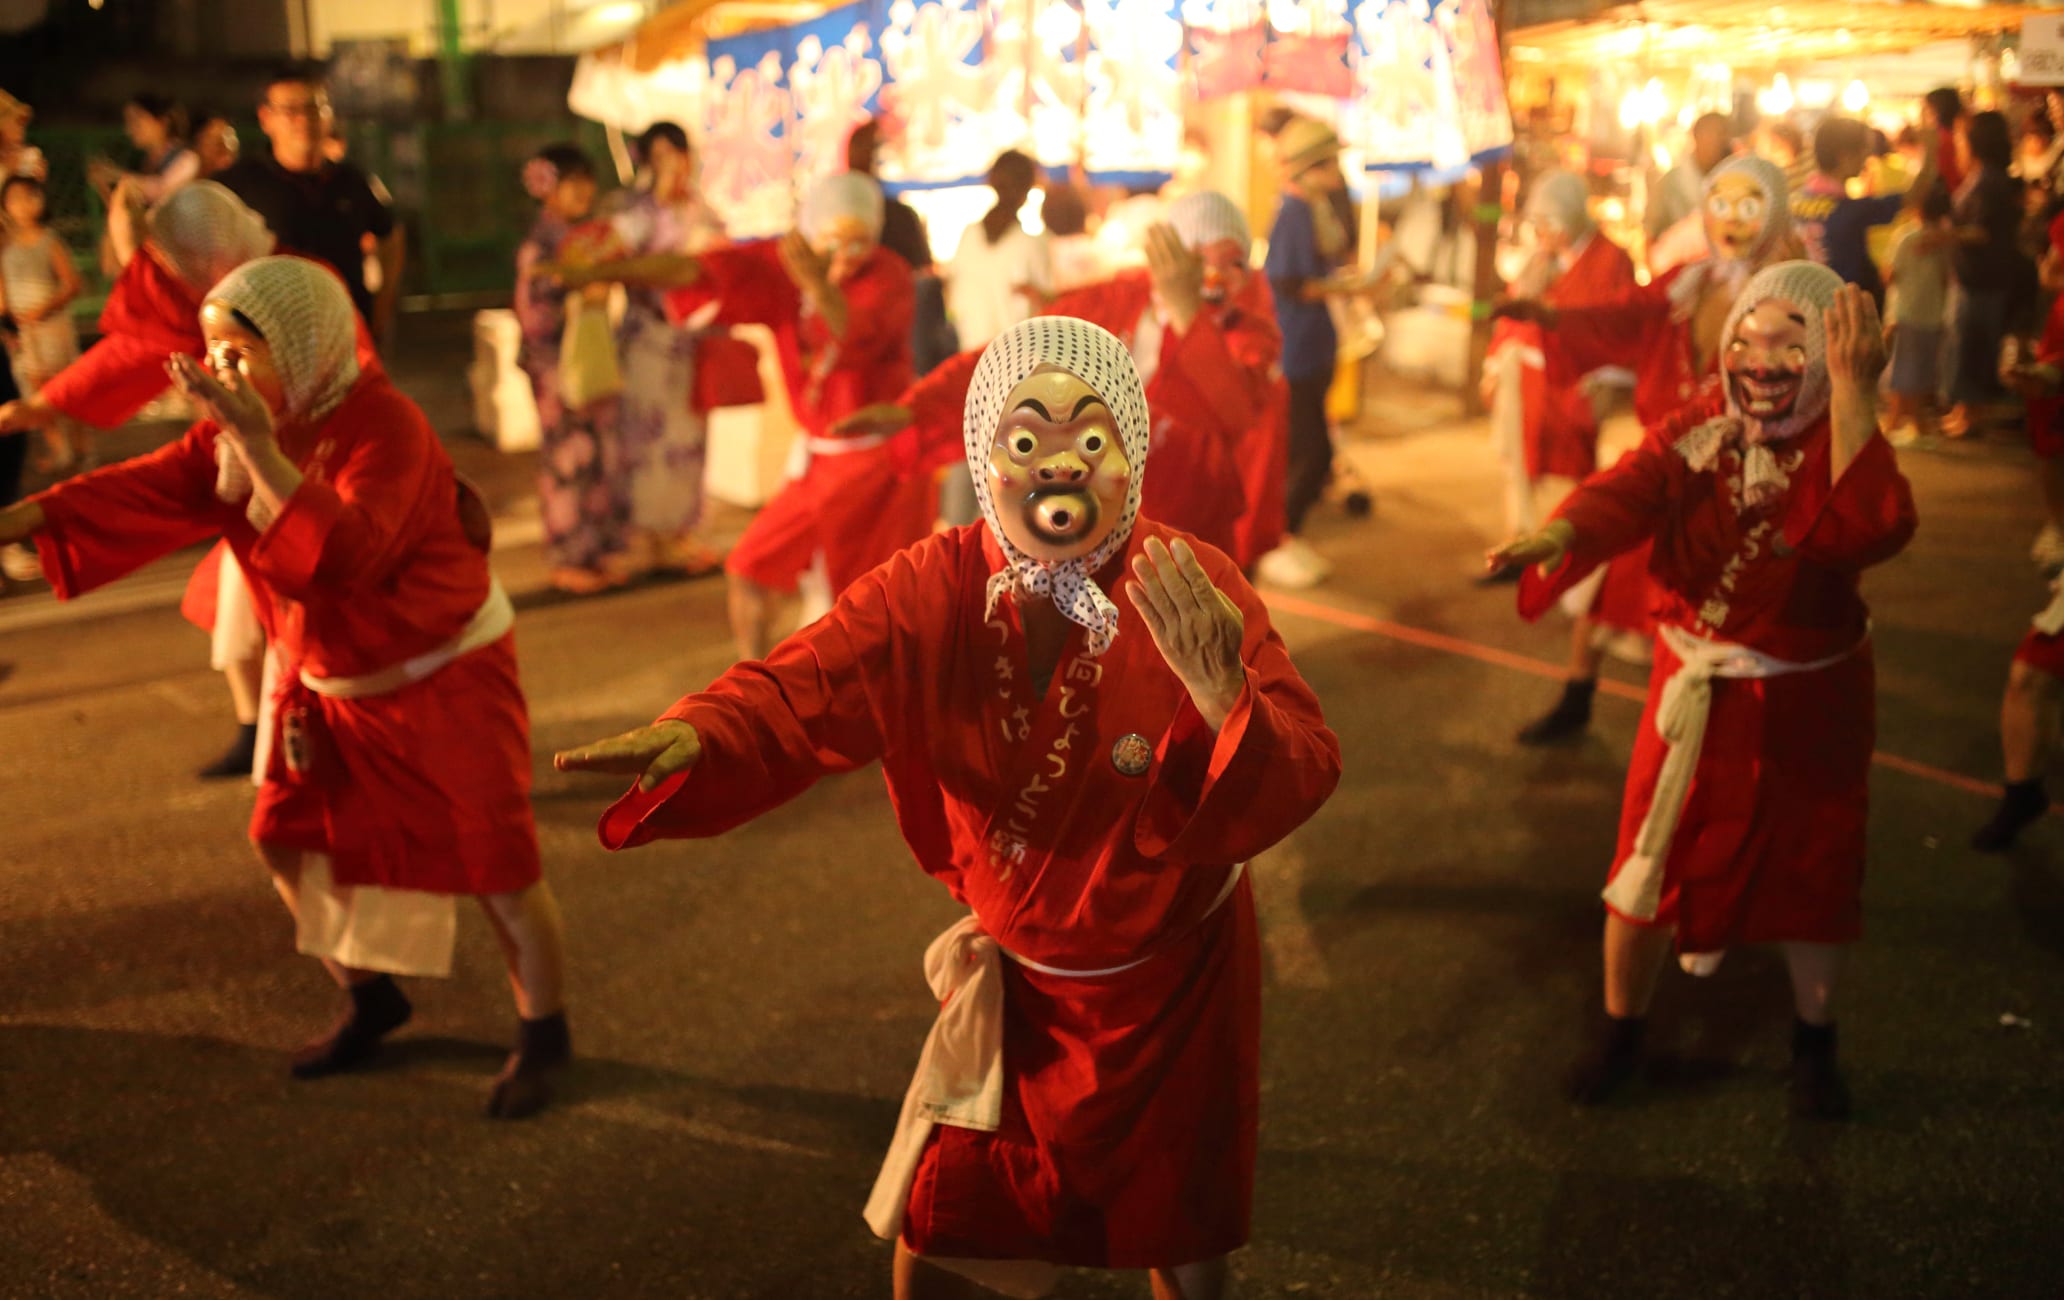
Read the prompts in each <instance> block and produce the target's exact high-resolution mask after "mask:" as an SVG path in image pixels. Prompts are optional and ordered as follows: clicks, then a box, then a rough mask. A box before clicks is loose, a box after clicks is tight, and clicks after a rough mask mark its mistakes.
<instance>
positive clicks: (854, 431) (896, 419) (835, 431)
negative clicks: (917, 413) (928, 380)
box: [831, 402, 910, 438]
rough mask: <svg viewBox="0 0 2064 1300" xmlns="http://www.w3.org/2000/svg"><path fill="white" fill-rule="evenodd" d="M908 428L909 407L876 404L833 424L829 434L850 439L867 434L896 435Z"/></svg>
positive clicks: (889, 403)
mask: <svg viewBox="0 0 2064 1300" xmlns="http://www.w3.org/2000/svg"><path fill="white" fill-rule="evenodd" d="M909 427H910V408H909V407H907V406H898V405H896V404H895V403H894V402H876V403H875V404H874V405H872V406H863V407H861V408H860V409H859V410H857V411H855V412H853V413H852V414H851V415H849V416H847V417H846V418H845V419H843V420H840V421H838V422H837V423H835V424H833V425H832V426H831V434H832V436H833V437H835V438H850V437H854V436H856V435H861V434H869V433H896V432H898V431H899V430H902V429H907V428H909Z"/></svg>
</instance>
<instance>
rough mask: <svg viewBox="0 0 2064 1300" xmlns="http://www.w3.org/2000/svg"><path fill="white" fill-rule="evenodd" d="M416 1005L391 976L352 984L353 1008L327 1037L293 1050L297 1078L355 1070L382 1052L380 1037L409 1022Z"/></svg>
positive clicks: (318, 1077) (291, 1070)
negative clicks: (410, 1003)
mask: <svg viewBox="0 0 2064 1300" xmlns="http://www.w3.org/2000/svg"><path fill="white" fill-rule="evenodd" d="M414 1014H415V1008H414V1007H413V1006H411V1005H409V1000H408V996H407V995H406V994H404V993H403V992H402V991H401V987H400V986H399V985H397V984H396V983H395V982H394V980H393V978H392V977H391V976H387V975H381V976H379V977H378V978H375V979H370V980H367V981H366V982H365V983H363V984H354V985H352V986H351V1010H349V1011H347V1012H345V1013H344V1018H343V1019H342V1020H339V1021H338V1022H337V1026H336V1028H335V1029H332V1030H331V1031H330V1035H329V1037H327V1038H322V1039H318V1040H316V1041H315V1042H313V1043H310V1044H309V1045H308V1046H306V1047H304V1048H302V1049H301V1050H300V1051H298V1052H296V1053H294V1060H293V1064H292V1066H291V1067H290V1072H291V1073H292V1074H293V1076H294V1077H295V1078H297V1079H321V1078H326V1077H328V1076H329V1075H332V1074H342V1073H344V1072H345V1071H346V1070H353V1069H356V1068H358V1067H359V1066H361V1065H364V1064H365V1063H366V1062H367V1061H370V1060H371V1059H373V1057H374V1056H376V1055H378V1054H379V1051H380V1040H381V1039H382V1038H385V1037H386V1036H387V1035H389V1034H391V1033H393V1032H394V1031H395V1030H397V1029H399V1028H401V1027H402V1026H403V1025H405V1024H407V1023H408V1021H409V1017H410V1016H411V1015H414Z"/></svg>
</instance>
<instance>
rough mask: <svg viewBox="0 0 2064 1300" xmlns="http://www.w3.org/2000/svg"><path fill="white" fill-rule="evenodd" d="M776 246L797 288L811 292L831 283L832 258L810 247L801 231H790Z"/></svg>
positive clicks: (782, 265) (784, 268) (789, 276)
mask: <svg viewBox="0 0 2064 1300" xmlns="http://www.w3.org/2000/svg"><path fill="white" fill-rule="evenodd" d="M776 247H777V249H778V251H779V252H780V254H781V267H782V269H783V270H785V271H787V272H788V278H789V280H790V281H791V282H793V283H794V284H795V287H796V288H798V289H801V290H802V291H803V292H805V293H809V292H811V291H813V290H816V289H821V288H823V287H825V286H826V285H829V284H830V283H831V259H830V258H828V257H825V256H823V255H822V254H820V253H819V252H818V251H817V250H816V249H814V248H812V247H810V241H809V240H807V239H804V238H803V236H802V232H801V231H797V230H791V231H789V232H788V233H787V234H785V235H783V236H782V237H781V242H780V244H778V245H777V246H776Z"/></svg>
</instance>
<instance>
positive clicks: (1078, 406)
mask: <svg viewBox="0 0 2064 1300" xmlns="http://www.w3.org/2000/svg"><path fill="white" fill-rule="evenodd" d="M1103 404H1104V399H1103V398H1101V397H1098V396H1097V395H1096V394H1095V393H1090V394H1087V395H1086V396H1084V397H1083V399H1082V400H1081V401H1079V402H1077V403H1075V409H1074V410H1073V411H1070V412H1069V413H1068V420H1069V422H1070V423H1073V422H1074V421H1076V420H1079V419H1081V418H1082V413H1083V412H1084V411H1086V410H1088V409H1089V408H1090V407H1092V406H1102V405H1103Z"/></svg>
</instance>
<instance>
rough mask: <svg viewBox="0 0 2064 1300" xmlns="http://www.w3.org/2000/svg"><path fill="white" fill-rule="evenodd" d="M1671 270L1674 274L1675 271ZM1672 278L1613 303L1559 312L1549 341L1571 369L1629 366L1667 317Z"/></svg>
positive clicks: (1583, 371) (1586, 370)
mask: <svg viewBox="0 0 2064 1300" xmlns="http://www.w3.org/2000/svg"><path fill="white" fill-rule="evenodd" d="M1673 274H1674V273H1673ZM1669 282H1670V277H1669V276H1665V277H1663V278H1662V279H1660V280H1655V281H1652V282H1651V283H1648V284H1645V285H1638V286H1636V287H1635V288H1634V290H1633V292H1631V293H1629V294H1627V295H1626V296H1625V297H1623V298H1621V299H1620V300H1619V301H1617V302H1612V303H1602V304H1599V305H1597V306H1593V307H1570V308H1567V309H1565V310H1564V311H1562V312H1560V313H1559V315H1558V319H1557V320H1556V323H1555V328H1554V329H1553V330H1552V331H1550V332H1549V335H1548V337H1549V339H1550V341H1551V342H1552V345H1553V346H1554V347H1555V348H1556V350H1557V351H1558V352H1559V353H1560V354H1561V358H1562V360H1563V362H1564V363H1565V364H1567V365H1568V366H1569V367H1570V369H1571V370H1572V371H1573V372H1575V373H1577V374H1580V375H1588V374H1590V373H1591V372H1592V371H1594V370H1598V369H1601V368H1603V367H1605V366H1625V365H1631V364H1633V363H1634V361H1635V360H1636V359H1637V358H1638V357H1640V355H1641V354H1642V352H1643V351H1644V350H1646V349H1647V348H1648V347H1651V346H1653V339H1652V337H1651V336H1652V335H1653V334H1654V333H1655V332H1656V331H1657V330H1658V329H1660V328H1661V327H1662V325H1663V323H1664V322H1665V321H1667V320H1669V318H1670V294H1669V291H1668V289H1667V288H1666V287H1665V286H1666V285H1667V284H1668V283H1669Z"/></svg>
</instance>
